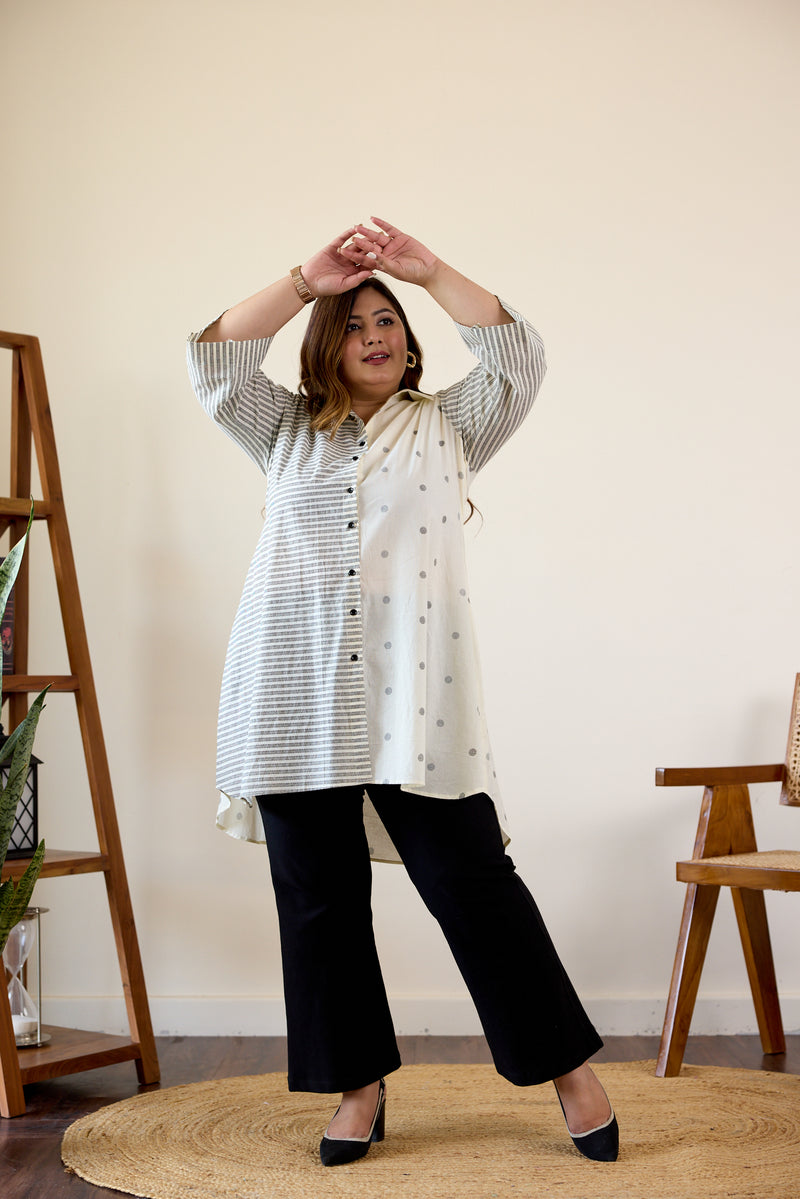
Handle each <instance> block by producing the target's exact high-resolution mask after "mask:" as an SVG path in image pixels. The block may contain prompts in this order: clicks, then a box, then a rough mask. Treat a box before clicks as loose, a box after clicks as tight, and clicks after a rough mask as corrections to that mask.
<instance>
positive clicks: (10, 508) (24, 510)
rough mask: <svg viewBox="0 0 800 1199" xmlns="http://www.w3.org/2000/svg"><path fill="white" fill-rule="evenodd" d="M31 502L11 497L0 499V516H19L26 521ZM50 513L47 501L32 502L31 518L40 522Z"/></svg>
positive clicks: (50, 509)
mask: <svg viewBox="0 0 800 1199" xmlns="http://www.w3.org/2000/svg"><path fill="white" fill-rule="evenodd" d="M30 512H31V502H30V500H28V499H19V498H16V497H13V496H2V497H0V516H20V517H24V518H25V519H26V520H27V519H28V517H29V516H30ZM51 512H52V508H51V506H50V504H48V502H47V500H34V501H33V518H34V520H40V519H42V518H44V517H46V516H49V515H50V513H51Z"/></svg>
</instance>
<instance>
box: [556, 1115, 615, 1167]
mask: <svg viewBox="0 0 800 1199" xmlns="http://www.w3.org/2000/svg"><path fill="white" fill-rule="evenodd" d="M567 1131H568V1132H569V1125H567ZM569 1135H570V1136H571V1137H572V1143H573V1145H574V1146H575V1148H576V1149H578V1150H579V1151H580V1152H581V1153H582V1154H583V1156H584V1157H588V1158H589V1160H590V1161H593V1162H615V1161H616V1160H617V1158H618V1157H619V1124H617V1117H616V1116H615V1115H614V1112H613V1110H612V1112H611V1115H610V1116H609V1117H608V1119H607V1120H606V1122H605V1124H601V1125H599V1127H597V1128H592V1129H590V1131H589V1132H579V1133H578V1134H577V1135H573V1133H571V1132H570V1134H569Z"/></svg>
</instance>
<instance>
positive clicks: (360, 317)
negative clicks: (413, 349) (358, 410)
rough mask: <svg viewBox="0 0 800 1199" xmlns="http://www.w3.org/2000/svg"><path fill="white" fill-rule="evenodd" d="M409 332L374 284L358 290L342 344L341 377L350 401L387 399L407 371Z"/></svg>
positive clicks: (398, 385) (397, 387)
mask: <svg viewBox="0 0 800 1199" xmlns="http://www.w3.org/2000/svg"><path fill="white" fill-rule="evenodd" d="M407 360H408V346H407V343H406V331H405V329H404V327H403V322H402V321H401V320H400V317H399V316H398V314H397V312H396V310H395V308H394V307H393V306H392V304H391V302H390V301H389V300H387V299H386V297H385V296H382V295H381V293H380V292H379V291H376V290H375V288H373V287H365V288H364V289H363V290H362V291H360V292H359V293H358V295H357V296H356V298H355V301H354V303H353V308H352V311H351V313H350V316H349V318H348V321H347V328H346V330H345V335H344V342H343V344H342V364H341V374H342V378H343V380H344V382H345V384H346V386H347V388H348V390H349V392H350V398H351V400H353V401H355V402H358V401H365V400H367V401H372V402H375V401H376V400H377V401H380V402H383V401H384V400H388V398H389V396H391V395H394V393H395V392H396V391H398V390H399V388H400V383H401V381H402V378H403V375H404V374H405V373H406V366H407Z"/></svg>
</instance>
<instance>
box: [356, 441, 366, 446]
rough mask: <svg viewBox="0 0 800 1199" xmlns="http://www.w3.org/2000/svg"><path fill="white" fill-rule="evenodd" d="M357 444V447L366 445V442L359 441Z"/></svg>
mask: <svg viewBox="0 0 800 1199" xmlns="http://www.w3.org/2000/svg"><path fill="white" fill-rule="evenodd" d="M358 444H359V445H366V444H367V443H366V441H359V443H358Z"/></svg>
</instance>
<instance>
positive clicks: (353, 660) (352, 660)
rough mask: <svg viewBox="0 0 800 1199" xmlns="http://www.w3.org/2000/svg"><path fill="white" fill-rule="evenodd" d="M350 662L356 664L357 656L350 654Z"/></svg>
mask: <svg viewBox="0 0 800 1199" xmlns="http://www.w3.org/2000/svg"><path fill="white" fill-rule="evenodd" d="M350 661H351V662H357V661H358V654H351V655H350Z"/></svg>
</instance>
